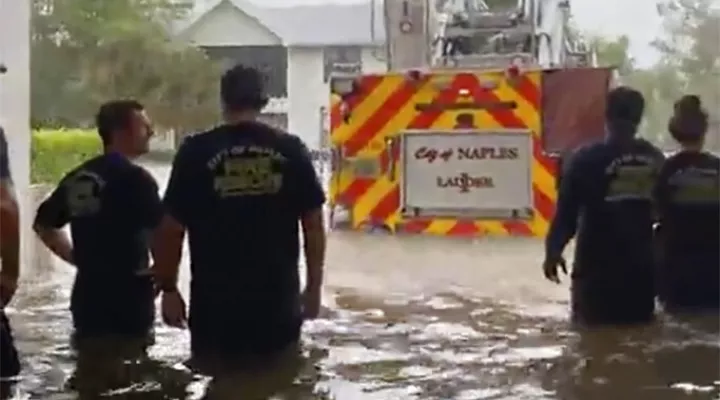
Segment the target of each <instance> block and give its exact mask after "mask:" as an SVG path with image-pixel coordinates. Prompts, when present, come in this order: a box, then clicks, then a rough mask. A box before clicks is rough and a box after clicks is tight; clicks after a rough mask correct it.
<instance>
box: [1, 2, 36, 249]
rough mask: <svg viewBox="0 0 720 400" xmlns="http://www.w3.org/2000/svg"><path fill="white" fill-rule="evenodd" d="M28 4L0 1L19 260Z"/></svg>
mask: <svg viewBox="0 0 720 400" xmlns="http://www.w3.org/2000/svg"><path fill="white" fill-rule="evenodd" d="M30 3H31V2H30V0H0V63H3V64H5V65H6V66H7V68H8V71H7V73H5V74H4V75H0V121H1V122H2V124H3V127H4V128H5V134H6V135H7V140H8V145H9V149H10V168H11V170H12V173H13V179H14V180H15V188H16V191H17V194H18V200H19V202H20V207H21V214H20V217H21V218H22V221H23V227H24V228H25V229H24V230H23V232H22V235H23V236H22V238H21V240H22V246H23V258H22V259H23V260H29V259H30V258H29V254H28V249H29V246H28V245H27V244H28V241H27V238H28V236H27V235H28V234H29V233H30V230H29V227H30V223H29V221H30V218H32V214H33V210H31V199H30Z"/></svg>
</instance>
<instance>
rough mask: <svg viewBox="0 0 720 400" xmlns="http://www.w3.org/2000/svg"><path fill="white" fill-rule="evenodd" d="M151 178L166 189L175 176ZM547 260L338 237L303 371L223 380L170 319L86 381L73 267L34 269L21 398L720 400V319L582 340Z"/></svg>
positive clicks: (517, 242) (441, 244) (516, 247)
mask: <svg viewBox="0 0 720 400" xmlns="http://www.w3.org/2000/svg"><path fill="white" fill-rule="evenodd" d="M152 169H153V172H154V173H155V174H156V176H157V177H158V180H159V181H160V182H164V181H165V179H166V176H167V169H166V168H160V167H154V168H152ZM541 257H542V244H541V243H540V241H537V240H528V239H485V240H474V241H472V240H453V239H445V238H429V237H390V236H385V235H382V234H377V235H368V234H357V233H348V232H333V233H332V234H331V235H330V244H329V255H328V262H327V286H326V289H325V299H324V303H325V306H326V308H327V309H326V310H325V313H324V315H323V318H322V319H319V320H316V321H312V322H311V323H308V324H307V326H306V327H305V334H304V337H305V341H304V345H303V359H302V360H301V363H294V364H293V365H284V366H283V368H277V369H274V370H270V371H255V372H246V373H243V374H230V375H228V376H227V377H223V378H218V379H215V380H212V379H210V378H208V377H204V376H200V375H193V374H192V373H191V372H190V371H189V370H187V369H186V368H184V366H183V361H184V360H185V358H186V357H187V356H188V347H189V345H188V334H187V332H186V331H181V330H177V329H172V328H167V327H164V326H162V325H161V324H159V325H158V327H157V334H158V335H157V343H156V344H155V345H154V346H153V347H152V348H151V349H150V357H149V359H145V360H140V361H137V360H131V361H128V362H125V363H124V364H118V365H113V366H96V367H95V368H83V369H81V370H79V371H77V370H76V360H75V355H74V354H73V352H72V351H71V349H70V346H69V341H68V336H69V333H70V319H69V312H68V311H67V307H68V303H69V293H70V287H71V283H72V279H73V271H72V270H71V269H70V268H69V267H67V266H64V265H61V264H60V263H56V264H55V265H52V266H42V267H39V269H37V270H26V271H25V277H24V282H23V286H22V289H21V291H20V292H19V293H18V295H17V298H16V300H14V302H13V304H12V307H11V308H10V309H9V316H10V318H11V321H12V323H13V325H14V329H15V334H16V339H17V342H18V346H19V348H20V351H21V352H22V356H23V362H24V368H25V369H24V373H23V375H22V377H21V378H20V380H19V382H18V383H17V385H15V387H14V391H15V396H16V398H19V399H49V400H55V399H57V400H59V399H76V398H80V399H105V398H107V399H228V400H230V399H232V400H240V399H243V400H244V399H288V400H290V399H292V400H303V399H318V400H320V399H322V400H329V399H336V400H355V399H360V400H406V399H407V400H415V399H418V400H419V399H437V400H480V399H487V400H490V399H493V400H500V399H503V400H511V399H512V400H523V399H527V400H540V399H562V400H571V399H573V400H574V399H577V400H595V399H597V400H675V399H678V400H680V399H708V400H710V399H720V343H719V342H718V326H717V325H718V318H717V316H705V317H694V318H691V319H688V320H682V321H681V320H674V319H671V318H669V317H666V316H660V318H659V321H658V322H657V323H655V324H653V325H648V326H641V327H636V328H631V329H615V328H607V329H602V330H595V331H589V332H577V331H573V330H571V329H570V327H569V326H568V324H567V323H566V314H567V307H568V301H567V298H568V290H567V285H566V284H563V285H560V286H557V285H554V284H551V283H549V282H547V281H545V280H544V278H543V277H542V274H541V272H540V267H539V263H540V261H541ZM186 265H187V264H186V261H185V268H184V269H183V272H182V274H181V280H182V282H183V285H184V289H185V293H187V279H188V271H187V266H186ZM217 312H218V313H219V314H222V313H226V312H231V311H230V310H217ZM78 388H83V389H82V390H81V391H80V389H78Z"/></svg>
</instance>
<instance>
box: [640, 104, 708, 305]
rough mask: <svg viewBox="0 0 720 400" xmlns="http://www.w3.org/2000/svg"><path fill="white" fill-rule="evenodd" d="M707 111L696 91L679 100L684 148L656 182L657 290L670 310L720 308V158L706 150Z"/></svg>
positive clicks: (677, 119) (674, 131) (672, 127)
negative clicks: (695, 93)
mask: <svg viewBox="0 0 720 400" xmlns="http://www.w3.org/2000/svg"><path fill="white" fill-rule="evenodd" d="M707 129H708V115H707V113H706V112H705V111H704V110H703V109H702V107H701V104H700V99H699V98H698V97H697V96H692V95H690V96H684V97H683V98H682V99H680V100H679V101H678V102H677V103H676V104H675V112H674V115H673V117H672V119H671V120H670V123H669V131H670V135H671V136H672V137H673V139H675V140H676V141H677V142H678V143H679V144H680V146H681V150H680V151H679V152H678V153H676V154H674V155H673V156H671V157H670V158H668V159H667V161H666V162H665V164H664V165H663V167H662V169H661V170H660V178H659V179H658V182H657V186H656V187H655V193H654V194H655V201H656V205H657V211H658V218H659V229H658V250H659V256H660V257H659V260H658V295H659V298H660V301H661V303H662V304H663V306H664V308H665V309H666V310H669V311H688V310H691V311H692V310H717V309H718V308H719V307H720V158H718V157H717V156H715V155H713V154H710V153H708V152H706V151H704V150H703V144H704V141H705V135H706V132H707Z"/></svg>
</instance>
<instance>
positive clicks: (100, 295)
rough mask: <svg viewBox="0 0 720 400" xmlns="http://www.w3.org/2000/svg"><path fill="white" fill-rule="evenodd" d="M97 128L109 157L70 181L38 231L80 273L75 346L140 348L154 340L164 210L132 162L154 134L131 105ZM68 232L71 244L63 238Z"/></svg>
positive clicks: (74, 301)
mask: <svg viewBox="0 0 720 400" xmlns="http://www.w3.org/2000/svg"><path fill="white" fill-rule="evenodd" d="M96 123H97V129H98V133H99V134H100V137H101V138H102V141H103V144H104V152H103V154H101V155H99V156H97V157H94V158H92V159H90V160H88V161H86V162H84V163H82V164H81V165H79V166H78V167H77V168H75V169H74V170H72V171H70V172H69V173H68V174H67V175H65V177H64V178H63V179H62V180H61V182H60V184H59V185H58V187H57V188H56V189H55V190H54V191H53V192H52V194H51V195H50V197H49V198H47V199H46V200H45V201H43V202H42V204H41V205H40V207H39V208H38V210H37V215H36V217H35V223H34V229H35V232H37V234H38V236H39V237H40V239H41V240H42V241H43V243H44V244H45V245H46V246H47V247H48V248H49V249H50V250H51V251H52V252H53V253H55V254H56V255H57V256H58V257H60V258H61V259H63V260H65V262H67V263H69V264H71V265H74V266H75V267H76V268H77V274H76V276H75V284H74V285H73V290H72V297H71V303H70V310H71V312H72V317H73V323H74V328H75V332H74V337H73V338H74V342H75V345H76V346H78V348H79V349H81V348H82V347H83V344H87V343H90V342H93V343H95V342H96V341H97V339H105V338H110V339H115V338H117V339H123V340H125V339H130V340H131V341H133V342H137V343H139V344H140V346H139V347H141V348H142V347H143V346H144V345H146V344H147V343H146V342H147V339H151V338H152V335H151V333H152V325H153V320H154V314H155V311H154V304H153V303H154V297H155V296H154V288H153V283H152V279H151V276H150V274H149V254H148V253H149V246H150V244H149V240H150V232H152V231H153V230H154V228H155V227H156V226H157V225H158V223H159V222H160V218H161V217H162V206H161V201H160V196H159V194H158V187H157V184H156V182H155V180H154V179H153V178H152V176H150V174H149V173H148V172H147V171H145V170H144V169H143V168H141V167H140V166H138V165H136V164H134V163H133V162H132V161H133V159H135V158H136V157H138V156H140V155H142V154H144V153H146V152H147V150H148V141H149V139H150V136H151V135H152V133H153V130H152V128H151V124H150V120H149V119H148V116H147V114H146V113H145V110H144V108H143V106H142V105H141V104H140V103H138V102H136V101H133V100H118V101H111V102H109V103H106V104H104V105H102V107H100V110H99V112H98V114H97V117H96ZM67 224H69V225H70V233H71V235H72V242H71V241H70V239H69V238H68V236H67V235H66V233H65V232H64V230H63V227H64V226H65V225H67Z"/></svg>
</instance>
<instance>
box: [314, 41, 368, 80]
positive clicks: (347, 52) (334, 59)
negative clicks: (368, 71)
mask: <svg viewBox="0 0 720 400" xmlns="http://www.w3.org/2000/svg"><path fill="white" fill-rule="evenodd" d="M323 59H324V66H325V68H324V71H323V76H324V77H325V82H327V81H328V79H329V78H330V73H331V72H332V71H333V69H337V68H338V67H340V68H342V71H343V72H353V73H360V72H361V71H362V48H361V47H360V46H330V47H326V48H325V49H324V50H323Z"/></svg>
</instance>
